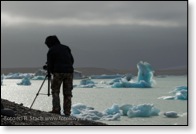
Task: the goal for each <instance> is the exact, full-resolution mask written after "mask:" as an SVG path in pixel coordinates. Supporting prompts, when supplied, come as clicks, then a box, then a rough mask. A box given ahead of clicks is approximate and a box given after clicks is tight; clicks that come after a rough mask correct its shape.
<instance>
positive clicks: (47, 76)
mask: <svg viewBox="0 0 196 134" xmlns="http://www.w3.org/2000/svg"><path fill="white" fill-rule="evenodd" d="M47 78H48V94H43V93H39V92H40V91H41V89H42V87H43V85H44V82H45V81H46V79H47ZM50 81H51V75H50V74H47V75H46V77H45V79H44V81H43V82H42V84H41V86H40V88H39V90H38V92H37V94H36V96H35V98H34V100H33V102H32V104H31V106H30V109H31V108H32V106H33V104H34V103H35V100H36V99H37V96H38V95H39V94H40V95H48V97H49V96H50Z"/></svg>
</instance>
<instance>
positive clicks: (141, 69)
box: [112, 61, 154, 88]
mask: <svg viewBox="0 0 196 134" xmlns="http://www.w3.org/2000/svg"><path fill="white" fill-rule="evenodd" d="M137 68H138V75H137V78H138V79H137V81H136V82H134V81H130V80H129V79H116V80H114V81H113V84H112V88H151V87H152V85H153V83H154V80H153V75H154V70H153V69H152V67H151V65H150V64H149V63H148V62H143V61H140V62H139V63H138V64H137Z"/></svg>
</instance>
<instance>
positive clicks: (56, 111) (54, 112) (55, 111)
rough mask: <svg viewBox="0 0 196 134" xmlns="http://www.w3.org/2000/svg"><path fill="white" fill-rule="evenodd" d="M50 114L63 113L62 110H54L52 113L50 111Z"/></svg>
mask: <svg viewBox="0 0 196 134" xmlns="http://www.w3.org/2000/svg"><path fill="white" fill-rule="evenodd" d="M49 113H53V114H61V111H60V110H52V111H49Z"/></svg>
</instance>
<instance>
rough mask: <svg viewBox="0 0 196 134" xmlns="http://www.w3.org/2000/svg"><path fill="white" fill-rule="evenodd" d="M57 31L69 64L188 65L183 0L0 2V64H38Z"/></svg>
mask: <svg viewBox="0 0 196 134" xmlns="http://www.w3.org/2000/svg"><path fill="white" fill-rule="evenodd" d="M48 35H57V36H58V37H59V39H60V41H61V43H62V44H65V45H68V46H69V47H70V48H71V50H72V53H73V56H74V58H75V64H74V67H101V68H116V69H126V70H129V69H133V68H136V64H137V63H138V62H139V61H141V60H142V61H147V62H149V63H150V64H151V65H152V66H153V67H154V68H155V69H159V68H161V69H162V68H173V67H186V66H187V2H186V1H174V2H171V1H159V2H155V1H153V2H144V1H143V2H142V1H122V2H121V1H92V2H89V1H87V2H84V1H81V2H78V1H77V2H76V1H75V2H74V1H60V2H56V1H53V2H46V1H44V2H40V1H26V2H25V1H21V2H18V1H16V2H9V1H4V2H2V1H1V67H3V68H4V67H41V66H42V65H43V64H44V63H45V62H46V54H47V51H48V48H47V47H46V46H45V44H44V41H45V38H46V37H47V36H48Z"/></svg>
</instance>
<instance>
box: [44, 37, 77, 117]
mask: <svg viewBox="0 0 196 134" xmlns="http://www.w3.org/2000/svg"><path fill="white" fill-rule="evenodd" d="M45 44H46V45H47V46H48V48H49V51H48V53H47V70H48V74H50V73H51V74H53V79H52V84H51V89H52V105H53V107H52V111H50V113H55V114H60V113H61V112H60V111H61V106H60V97H59V93H60V87H61V84H62V83H63V96H64V103H63V109H64V114H65V116H70V114H71V98H72V89H73V72H74V69H73V63H74V59H73V56H72V54H71V50H70V48H69V47H68V46H66V45H62V44H61V43H60V41H59V40H58V38H57V36H55V35H53V36H48V37H47V38H46V41H45Z"/></svg>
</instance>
